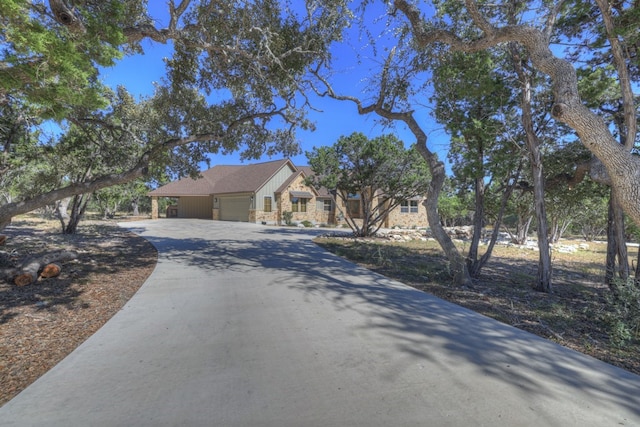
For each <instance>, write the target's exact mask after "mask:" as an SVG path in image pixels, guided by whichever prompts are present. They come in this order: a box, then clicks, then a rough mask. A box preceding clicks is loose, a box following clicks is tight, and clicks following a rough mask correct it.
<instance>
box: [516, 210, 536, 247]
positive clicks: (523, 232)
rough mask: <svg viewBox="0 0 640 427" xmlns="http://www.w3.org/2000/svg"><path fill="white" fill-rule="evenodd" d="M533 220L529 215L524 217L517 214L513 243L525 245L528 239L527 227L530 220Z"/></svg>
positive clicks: (529, 224)
mask: <svg viewBox="0 0 640 427" xmlns="http://www.w3.org/2000/svg"><path fill="white" fill-rule="evenodd" d="M532 221H533V217H532V216H531V215H529V216H528V217H527V218H526V219H525V218H524V217H523V216H521V215H518V223H517V224H516V235H515V238H514V240H515V241H514V243H515V244H517V245H525V244H526V243H527V240H528V239H529V227H531V222H532Z"/></svg>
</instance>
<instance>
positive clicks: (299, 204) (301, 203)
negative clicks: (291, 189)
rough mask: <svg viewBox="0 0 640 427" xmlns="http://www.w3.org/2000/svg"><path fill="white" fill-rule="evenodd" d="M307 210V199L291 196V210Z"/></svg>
mask: <svg viewBox="0 0 640 427" xmlns="http://www.w3.org/2000/svg"><path fill="white" fill-rule="evenodd" d="M306 211H307V199H303V198H301V197H292V198H291V212H306Z"/></svg>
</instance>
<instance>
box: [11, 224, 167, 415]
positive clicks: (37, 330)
mask: <svg viewBox="0 0 640 427" xmlns="http://www.w3.org/2000/svg"><path fill="white" fill-rule="evenodd" d="M52 227H53V228H52ZM56 227H58V228H56ZM3 234H5V235H7V236H8V239H7V243H6V245H5V246H0V253H4V255H3V256H2V257H0V264H1V263H5V264H6V263H7V262H16V261H18V260H21V259H23V258H24V257H26V256H38V255H44V254H47V253H50V252H52V251H54V250H62V249H64V250H73V251H77V252H78V255H79V256H78V259H77V260H73V261H69V262H64V263H62V273H61V274H60V276H58V277H56V278H50V279H40V280H39V281H38V282H36V283H34V284H32V285H27V286H23V287H17V286H15V285H13V284H12V283H7V281H6V280H1V279H0V384H1V385H2V386H1V387H0V406H1V405H2V404H4V403H6V402H7V401H9V400H10V399H11V398H12V397H13V396H15V395H16V394H18V393H19V392H20V391H21V390H23V389H24V388H26V387H27V386H28V385H29V384H31V383H32V382H34V381H35V380H36V379H38V377H40V376H41V375H42V374H44V373H45V372H47V371H48V370H49V369H51V368H52V367H53V366H54V365H55V364H57V363H58V362H59V361H60V360H62V359H63V358H64V357H65V356H66V355H67V354H69V353H70V352H71V351H73V350H74V349H75V348H76V347H78V346H79V345H80V344H81V343H82V342H83V341H85V340H86V339H87V338H88V337H89V336H91V335H92V334H93V333H94V332H95V331H97V330H98V329H99V328H100V327H101V326H102V325H103V324H104V323H105V322H106V321H107V320H109V319H110V318H111V317H112V316H113V315H114V314H115V313H117V312H118V311H119V310H120V309H121V308H122V307H123V306H124V305H125V304H126V302H127V301H128V300H129V299H130V298H131V297H132V296H133V294H135V292H136V291H137V290H138V289H139V288H140V286H141V285H142V284H143V283H144V281H145V280H146V279H147V277H148V276H149V275H150V274H151V272H152V271H153V269H154V268H155V265H156V261H157V252H156V250H155V248H154V247H153V246H152V245H151V244H150V243H149V242H147V241H146V240H144V239H142V238H140V237H138V236H136V235H134V234H132V233H129V232H127V231H126V230H123V229H121V228H119V227H118V226H117V225H116V224H115V223H109V222H106V221H97V222H88V223H83V224H82V225H81V226H80V232H79V233H78V234H77V235H72V236H64V235H62V234H60V232H59V226H58V225H57V224H56V223H55V222H52V221H44V220H40V219H37V218H23V219H18V220H14V222H13V224H11V225H10V226H9V227H8V228H7V229H5V230H4V231H3ZM7 258H8V259H7ZM6 267H7V266H6V265H0V270H2V269H3V268H6Z"/></svg>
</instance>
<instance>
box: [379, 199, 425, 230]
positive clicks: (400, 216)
mask: <svg viewBox="0 0 640 427" xmlns="http://www.w3.org/2000/svg"><path fill="white" fill-rule="evenodd" d="M417 202H418V212H417V213H416V212H408V213H406V212H401V208H400V206H398V207H396V208H395V209H393V210H392V211H391V212H389V217H388V218H387V224H385V226H386V227H396V226H398V227H402V228H413V227H427V226H428V225H429V222H428V221H427V208H426V207H425V206H424V205H423V204H422V202H423V200H418V201H417Z"/></svg>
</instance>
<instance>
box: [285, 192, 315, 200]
mask: <svg viewBox="0 0 640 427" xmlns="http://www.w3.org/2000/svg"><path fill="white" fill-rule="evenodd" d="M289 194H290V195H291V197H297V198H299V199H313V194H311V193H309V192H308V191H290V192H289Z"/></svg>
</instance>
